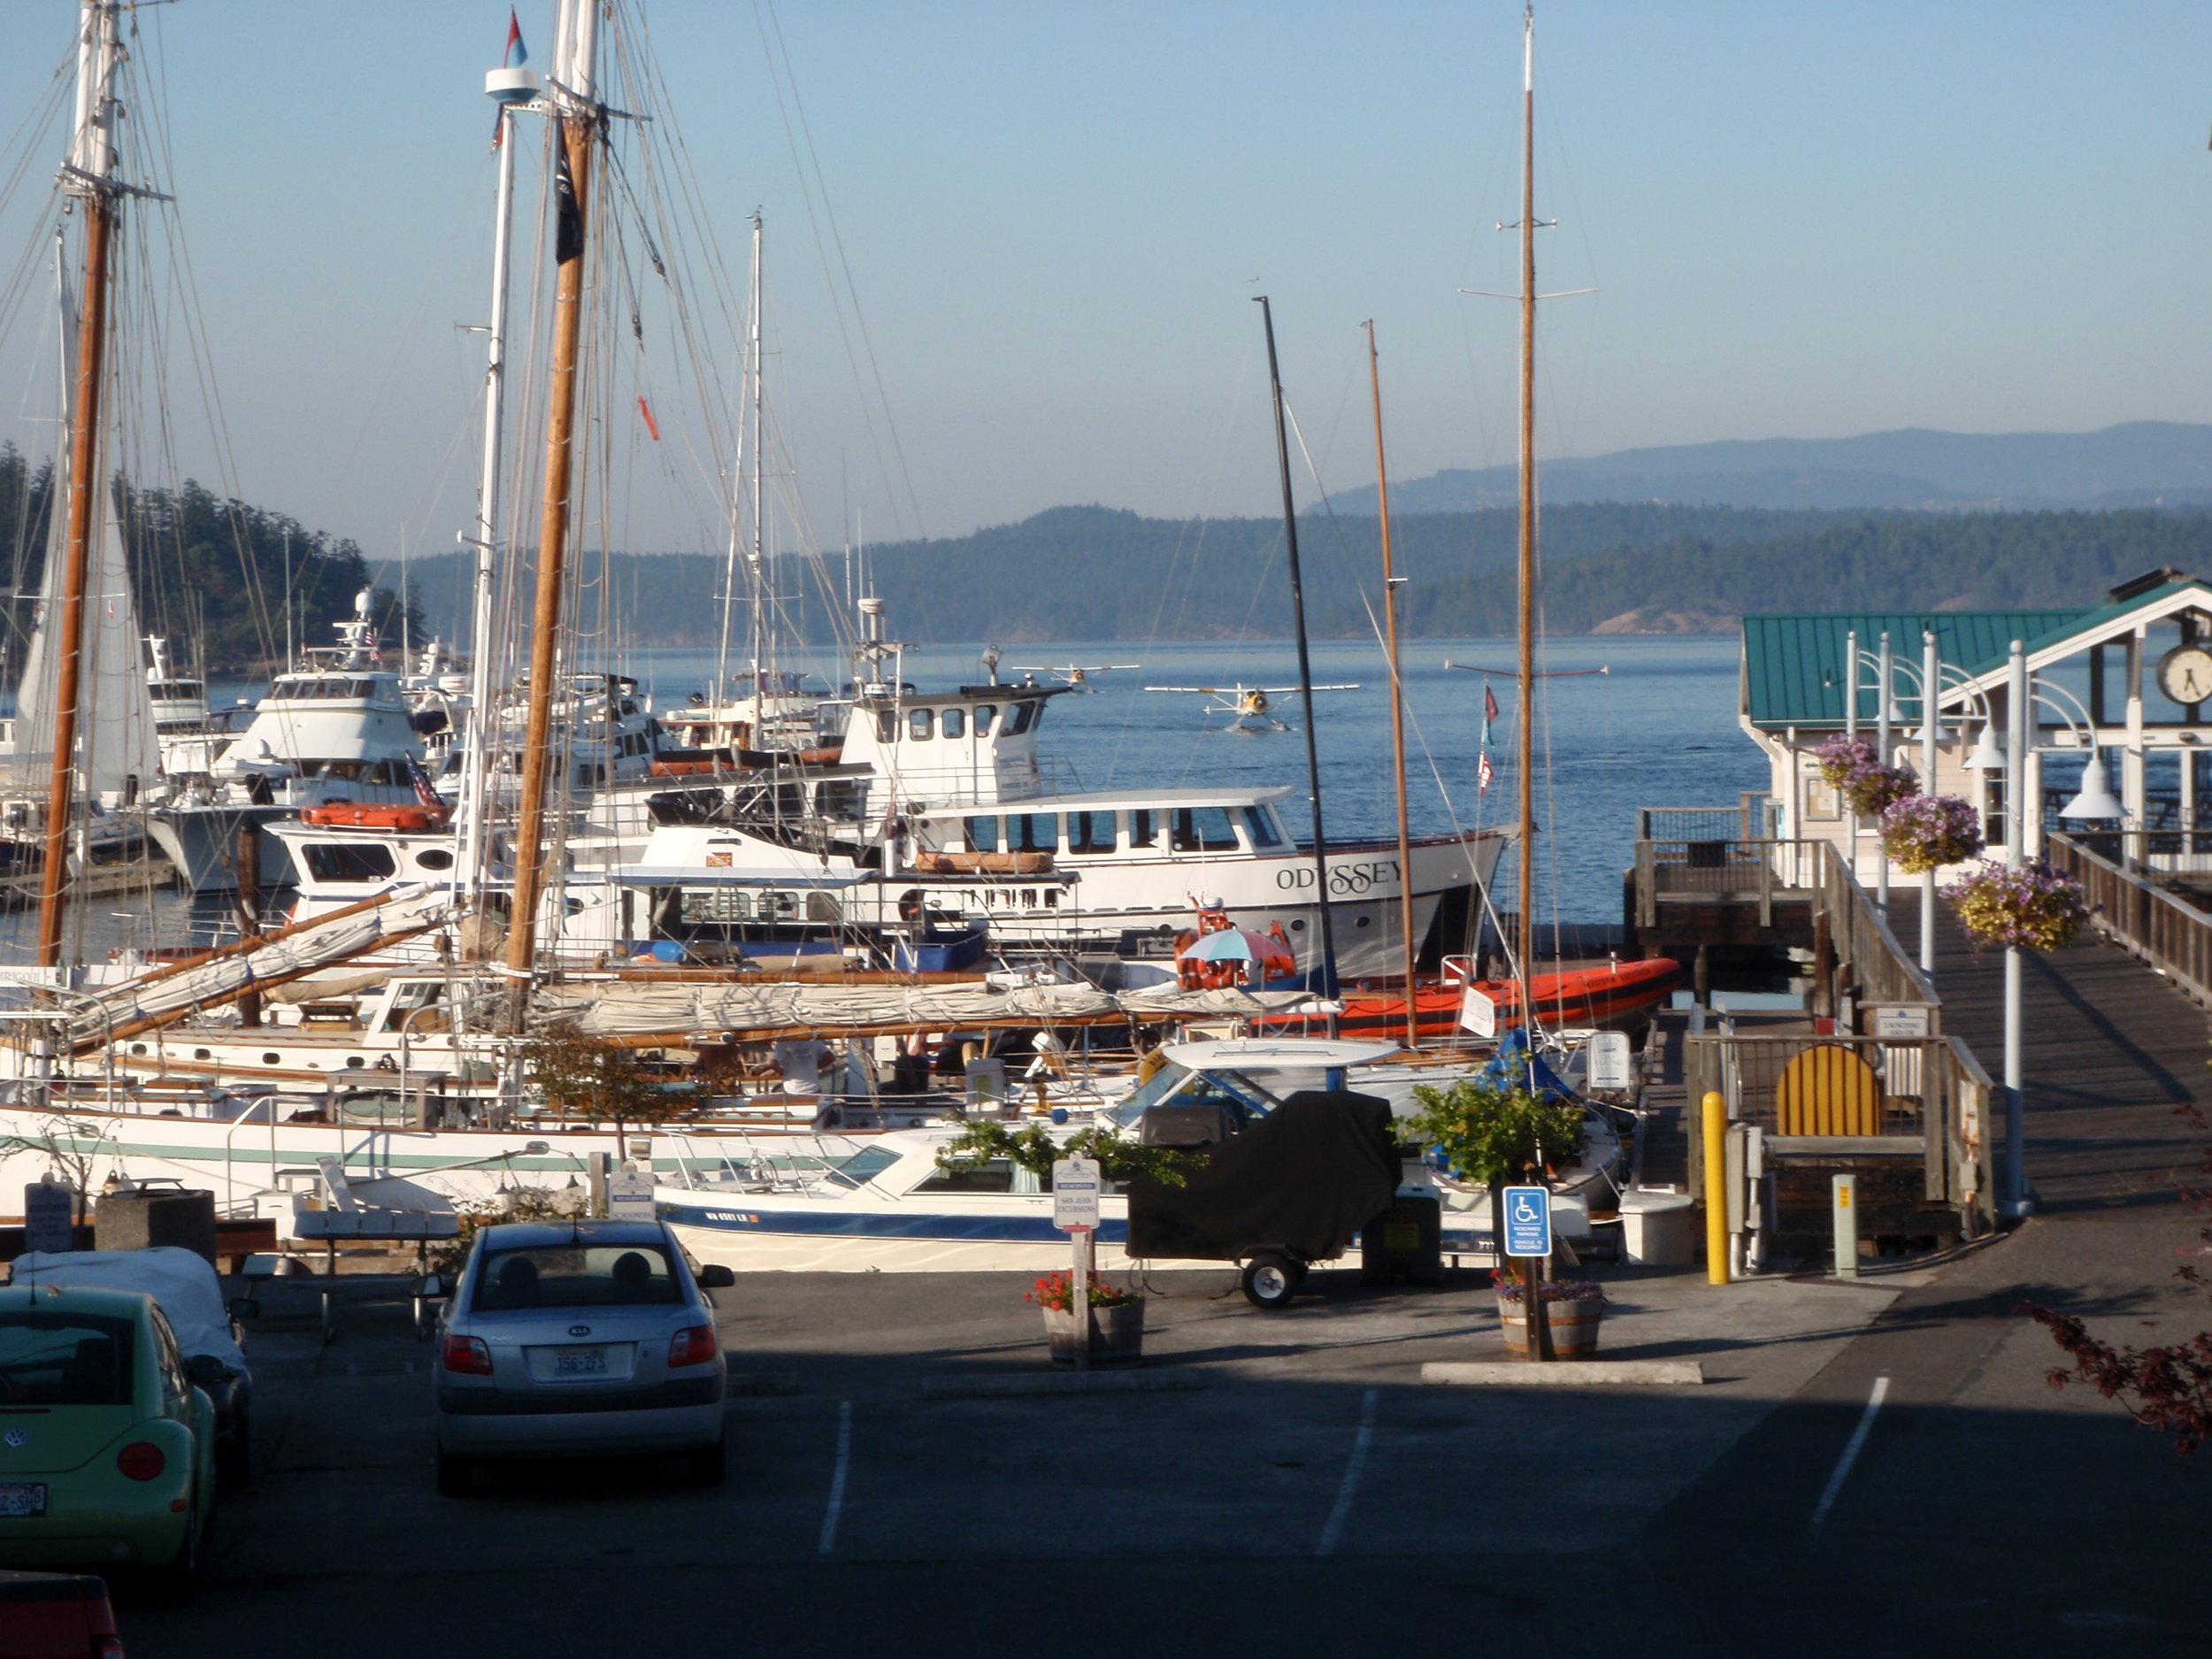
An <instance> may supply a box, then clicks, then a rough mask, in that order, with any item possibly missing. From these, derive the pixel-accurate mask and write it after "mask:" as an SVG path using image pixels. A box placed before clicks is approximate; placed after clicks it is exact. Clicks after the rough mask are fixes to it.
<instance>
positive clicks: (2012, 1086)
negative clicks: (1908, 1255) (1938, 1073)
mask: <svg viewBox="0 0 2212 1659" xmlns="http://www.w3.org/2000/svg"><path fill="white" fill-rule="evenodd" d="M2005 716H2006V718H2005V724H2006V725H2007V726H2009V727H2010V728H2011V738H2012V741H2011V744H2010V745H2009V747H2010V749H2011V751H2012V764H2010V765H2009V766H2008V767H2007V768H2006V770H2005V867H2006V868H2007V869H2008V870H2017V869H2018V868H2019V867H2020V861H2021V859H2022V857H2023V856H2024V854H2025V851H2026V848H2027V833H2028V832H2027V821H2028V820H2027V813H2028V803H2027V800H2026V794H2027V791H2026V787H2025V786H2026V782H2027V775H2028V655H2027V651H2026V649H2024V647H2023V646H2022V645H2021V643H2020V641H2018V640H2015V641H2013V642H2012V658H2011V661H2010V662H2009V663H2008V664H2007V665H2006V671H2005ZM2020 1080H2021V1066H2020V947H2019V946H2017V945H2007V946H2006V947H2005V1198H2004V1213H2005V1214H2006V1215H2008V1216H2011V1217H2020V1216H2024V1215H2026V1214H2027V1213H2028V1212H2029V1210H2030V1208H2031V1206H2030V1203H2029V1200H2028V1167H2027V1125H2025V1124H2024V1123H2023V1122H2022V1121H2021V1107H2020V1098H2021V1097H2020Z"/></svg>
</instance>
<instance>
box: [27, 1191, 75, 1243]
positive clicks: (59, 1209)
mask: <svg viewBox="0 0 2212 1659" xmlns="http://www.w3.org/2000/svg"><path fill="white" fill-rule="evenodd" d="M76 1202H77V1194H76V1193H75V1191H74V1190H73V1188H71V1187H65V1186H63V1185H62V1184H61V1183H60V1182H59V1181H55V1180H45V1181H33V1182H32V1183H31V1184H30V1185H29V1186H27V1187H25V1188H24V1189H23V1248H25V1249H27V1250H73V1249H75V1248H77V1243H76V1238H77V1235H76V1230H75V1228H74V1227H73V1225H71V1224H72V1223H73V1221H74V1219H75V1214H74V1211H75V1208H76Z"/></svg>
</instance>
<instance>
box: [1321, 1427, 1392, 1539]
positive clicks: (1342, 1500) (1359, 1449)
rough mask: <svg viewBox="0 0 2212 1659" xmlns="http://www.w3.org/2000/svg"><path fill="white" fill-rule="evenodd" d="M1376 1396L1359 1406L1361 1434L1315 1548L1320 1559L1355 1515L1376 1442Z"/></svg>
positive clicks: (1357, 1434) (1346, 1465)
mask: <svg viewBox="0 0 2212 1659" xmlns="http://www.w3.org/2000/svg"><path fill="white" fill-rule="evenodd" d="M1376 1392H1377V1391H1376V1390H1374V1389H1372V1388H1370V1389H1369V1390H1368V1391H1367V1393H1366V1394H1365V1395H1364V1396H1363V1397H1362V1399H1361V1401H1360V1402H1359V1432H1358V1433H1356V1434H1355V1435H1354V1436H1353V1437H1352V1455H1351V1456H1350V1458H1349V1459H1348V1460H1347V1461H1346V1463H1345V1465H1344V1479H1342V1480H1340V1481H1339V1482H1338V1483H1337V1488H1336V1502H1335V1503H1334V1504H1333V1505H1331V1506H1330V1509H1329V1518H1328V1520H1327V1521H1326V1522H1325V1523H1324V1524H1323V1525H1322V1528H1321V1541H1320V1542H1319V1543H1317V1544H1316V1545H1315V1546H1314V1547H1313V1553H1314V1554H1315V1555H1330V1554H1332V1553H1333V1551H1334V1550H1335V1548H1336V1540H1338V1539H1339V1538H1340V1537H1341V1536H1343V1532H1344V1523H1345V1520H1346V1518H1347V1517H1349V1516H1350V1514H1351V1513H1352V1494H1354V1493H1356V1492H1357V1491H1358V1490H1359V1478H1360V1476H1361V1475H1363V1473H1365V1472H1366V1470H1367V1448H1368V1447H1369V1446H1370V1445H1371V1443H1372V1442H1373V1440H1374V1438H1375V1395H1376Z"/></svg>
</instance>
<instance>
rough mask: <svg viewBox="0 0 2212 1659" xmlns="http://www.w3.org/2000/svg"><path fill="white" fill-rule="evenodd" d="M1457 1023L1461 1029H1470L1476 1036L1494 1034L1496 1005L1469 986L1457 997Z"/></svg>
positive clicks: (1496, 1027) (1496, 1021) (1492, 1035)
mask: <svg viewBox="0 0 2212 1659" xmlns="http://www.w3.org/2000/svg"><path fill="white" fill-rule="evenodd" d="M1459 1025H1460V1029H1461V1030H1462V1031H1471V1032H1473V1033H1475V1035H1476V1036H1478V1037H1494V1036H1496V1035H1497V1034H1498V1005H1497V1004H1496V1003H1495V1002H1492V1001H1491V1000H1490V999H1489V998H1488V997H1487V996H1485V995H1483V994H1482V993H1481V992H1480V991H1478V990H1477V989H1475V987H1473V986H1469V987H1467V989H1466V991H1465V992H1464V993H1463V995H1461V997H1460V999H1459Z"/></svg>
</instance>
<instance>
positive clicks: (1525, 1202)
mask: <svg viewBox="0 0 2212 1659" xmlns="http://www.w3.org/2000/svg"><path fill="white" fill-rule="evenodd" d="M1505 1253H1506V1254H1507V1255H1508V1256H1549V1255H1550V1254H1551V1194H1549V1193H1548V1192H1546V1191H1545V1190H1544V1189H1543V1188H1542V1187H1507V1188H1506V1189H1505Z"/></svg>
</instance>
